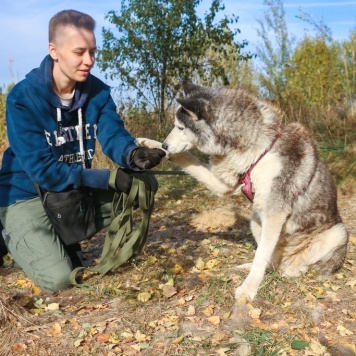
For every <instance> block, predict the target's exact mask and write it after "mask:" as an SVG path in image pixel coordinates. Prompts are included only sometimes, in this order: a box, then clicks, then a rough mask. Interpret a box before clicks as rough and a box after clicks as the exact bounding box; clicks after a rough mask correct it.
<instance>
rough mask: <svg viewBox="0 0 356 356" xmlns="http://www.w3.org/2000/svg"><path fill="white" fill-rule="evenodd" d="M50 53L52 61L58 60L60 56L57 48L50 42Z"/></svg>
mask: <svg viewBox="0 0 356 356" xmlns="http://www.w3.org/2000/svg"><path fill="white" fill-rule="evenodd" d="M48 52H49V55H50V56H51V57H52V59H53V60H54V61H56V60H57V59H58V56H57V47H56V45H55V44H54V43H52V42H50V43H49V44H48Z"/></svg>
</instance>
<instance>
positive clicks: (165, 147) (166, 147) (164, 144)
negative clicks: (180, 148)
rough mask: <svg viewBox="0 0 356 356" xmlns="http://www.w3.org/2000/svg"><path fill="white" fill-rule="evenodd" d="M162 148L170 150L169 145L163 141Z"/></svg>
mask: <svg viewBox="0 0 356 356" xmlns="http://www.w3.org/2000/svg"><path fill="white" fill-rule="evenodd" d="M162 148H163V149H164V150H166V151H168V145H167V144H166V143H165V142H163V143H162Z"/></svg>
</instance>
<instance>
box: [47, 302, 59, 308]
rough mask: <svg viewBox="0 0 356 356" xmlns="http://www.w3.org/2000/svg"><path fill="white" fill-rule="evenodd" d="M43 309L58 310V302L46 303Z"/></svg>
mask: <svg viewBox="0 0 356 356" xmlns="http://www.w3.org/2000/svg"><path fill="white" fill-rule="evenodd" d="M45 309H46V310H58V309H59V303H51V304H48V305H47V306H46V308H45Z"/></svg>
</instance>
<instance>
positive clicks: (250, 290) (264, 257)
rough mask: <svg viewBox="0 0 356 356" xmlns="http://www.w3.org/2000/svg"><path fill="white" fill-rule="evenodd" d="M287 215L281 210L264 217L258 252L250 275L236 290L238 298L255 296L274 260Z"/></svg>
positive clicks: (252, 297) (251, 298)
mask: <svg viewBox="0 0 356 356" xmlns="http://www.w3.org/2000/svg"><path fill="white" fill-rule="evenodd" d="M287 216H288V215H287V214H286V213H285V212H280V213H277V214H273V216H268V217H262V231H261V237H260V241H259V243H258V246H257V250H256V254H255V257H254V259H253V262H252V265H251V269H250V272H249V274H248V276H247V277H246V279H245V280H244V282H243V283H242V285H241V286H240V287H238V288H237V289H236V291H235V298H236V299H239V298H242V297H246V298H247V299H249V300H253V299H254V298H255V296H256V294H257V291H258V288H259V286H260V284H261V282H262V279H263V277H264V274H265V272H266V269H267V267H268V265H269V264H270V263H271V261H272V256H273V253H274V250H275V248H276V246H277V243H278V239H279V236H280V233H281V230H282V227H283V224H284V222H285V220H286V218H287Z"/></svg>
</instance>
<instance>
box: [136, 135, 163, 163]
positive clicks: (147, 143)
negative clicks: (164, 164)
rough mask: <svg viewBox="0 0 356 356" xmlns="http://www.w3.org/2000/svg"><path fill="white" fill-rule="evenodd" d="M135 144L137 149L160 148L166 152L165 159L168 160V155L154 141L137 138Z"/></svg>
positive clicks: (157, 142) (159, 144)
mask: <svg viewBox="0 0 356 356" xmlns="http://www.w3.org/2000/svg"><path fill="white" fill-rule="evenodd" d="M135 143H136V145H137V146H139V147H148V148H160V149H161V150H163V151H164V152H166V156H165V158H167V159H169V153H168V152H167V151H166V150H164V149H163V148H162V143H161V142H159V141H156V140H151V139H150V138H144V137H137V138H136V139H135Z"/></svg>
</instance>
